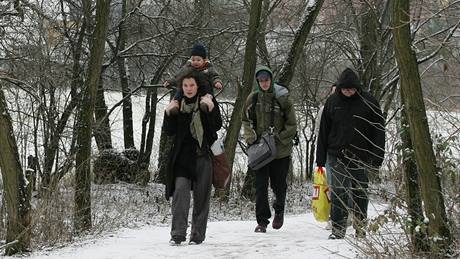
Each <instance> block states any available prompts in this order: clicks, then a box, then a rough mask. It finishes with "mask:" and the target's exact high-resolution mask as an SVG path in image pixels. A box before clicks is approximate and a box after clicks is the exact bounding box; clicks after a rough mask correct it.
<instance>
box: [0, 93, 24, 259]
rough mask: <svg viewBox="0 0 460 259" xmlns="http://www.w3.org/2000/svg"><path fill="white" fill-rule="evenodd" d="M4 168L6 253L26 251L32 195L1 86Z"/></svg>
mask: <svg viewBox="0 0 460 259" xmlns="http://www.w3.org/2000/svg"><path fill="white" fill-rule="evenodd" d="M0 149H1V152H0V169H1V174H2V180H3V186H4V187H3V188H4V193H5V200H6V208H7V230H6V243H7V244H8V243H10V245H7V246H6V248H5V254H6V255H12V254H15V253H18V252H26V251H27V250H28V248H29V245H30V234H31V229H30V222H31V215H30V195H28V193H29V192H28V186H27V181H26V176H25V174H24V172H23V171H22V166H21V162H20V159H19V153H18V147H17V144H16V139H15V138H14V131H13V125H12V123H11V117H10V115H9V113H8V111H7V105H6V101H5V96H4V94H3V90H1V89H0Z"/></svg>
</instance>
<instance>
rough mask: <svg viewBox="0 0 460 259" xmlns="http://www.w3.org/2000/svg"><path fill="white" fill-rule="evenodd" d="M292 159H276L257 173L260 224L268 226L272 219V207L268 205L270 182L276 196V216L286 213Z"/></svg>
mask: <svg viewBox="0 0 460 259" xmlns="http://www.w3.org/2000/svg"><path fill="white" fill-rule="evenodd" d="M290 161H291V157H290V156H288V157H283V158H280V159H275V160H273V161H272V162H270V163H269V164H267V165H266V166H264V167H262V168H260V169H259V170H257V171H256V219H257V223H258V224H262V225H268V224H269V223H270V221H269V220H268V219H269V218H271V216H272V215H271V212H270V205H269V204H268V180H270V186H271V188H272V190H273V193H274V194H275V201H274V202H273V208H274V209H275V214H280V213H284V204H285V202H286V190H287V182H286V177H287V173H288V170H289V164H290Z"/></svg>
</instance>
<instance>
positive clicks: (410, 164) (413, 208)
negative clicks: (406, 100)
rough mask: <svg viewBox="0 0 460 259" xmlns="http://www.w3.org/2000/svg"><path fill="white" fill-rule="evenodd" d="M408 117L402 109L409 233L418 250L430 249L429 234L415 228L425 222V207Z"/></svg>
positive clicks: (402, 138)
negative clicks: (423, 206)
mask: <svg viewBox="0 0 460 259" xmlns="http://www.w3.org/2000/svg"><path fill="white" fill-rule="evenodd" d="M407 123H408V122H407V118H406V115H405V111H404V110H402V111H401V134H400V136H401V140H402V148H401V150H402V161H403V170H404V184H405V190H406V196H405V198H406V203H407V213H408V214H409V216H410V219H411V221H410V224H411V225H410V226H409V234H410V237H411V242H412V245H413V247H414V249H415V251H417V252H422V251H425V252H426V251H429V246H428V242H427V239H426V238H427V235H426V231H424V228H420V230H419V231H416V230H415V227H416V226H417V225H421V224H423V209H422V198H421V194H420V189H419V182H420V180H419V176H418V172H417V165H416V164H415V157H414V152H413V151H412V150H413V147H412V142H411V139H410V135H409V128H408V125H407Z"/></svg>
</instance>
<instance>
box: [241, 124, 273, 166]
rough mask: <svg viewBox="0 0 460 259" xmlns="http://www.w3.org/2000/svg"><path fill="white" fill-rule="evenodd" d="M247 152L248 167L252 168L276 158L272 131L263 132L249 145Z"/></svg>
mask: <svg viewBox="0 0 460 259" xmlns="http://www.w3.org/2000/svg"><path fill="white" fill-rule="evenodd" d="M247 152H248V166H249V168H251V169H252V170H258V169H260V168H262V167H263V166H265V165H266V164H268V163H270V162H271V161H273V160H274V159H275V158H276V155H277V150H276V142H275V135H273V134H272V133H265V134H263V135H262V136H261V137H260V139H259V140H258V141H257V142H256V143H254V144H252V145H251V146H249V148H248V150H247Z"/></svg>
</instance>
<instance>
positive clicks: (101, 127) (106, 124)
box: [93, 77, 125, 151]
mask: <svg viewBox="0 0 460 259" xmlns="http://www.w3.org/2000/svg"><path fill="white" fill-rule="evenodd" d="M94 116H95V117H96V125H95V127H94V130H93V131H94V138H95V139H96V144H97V148H98V149H99V151H103V150H104V149H112V148H113V146H112V132H111V130H110V120H109V116H107V104H106V102H105V96H104V84H103V81H102V77H101V78H99V82H98V84H97V90H96V103H95V108H94ZM124 126H125V125H124Z"/></svg>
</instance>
